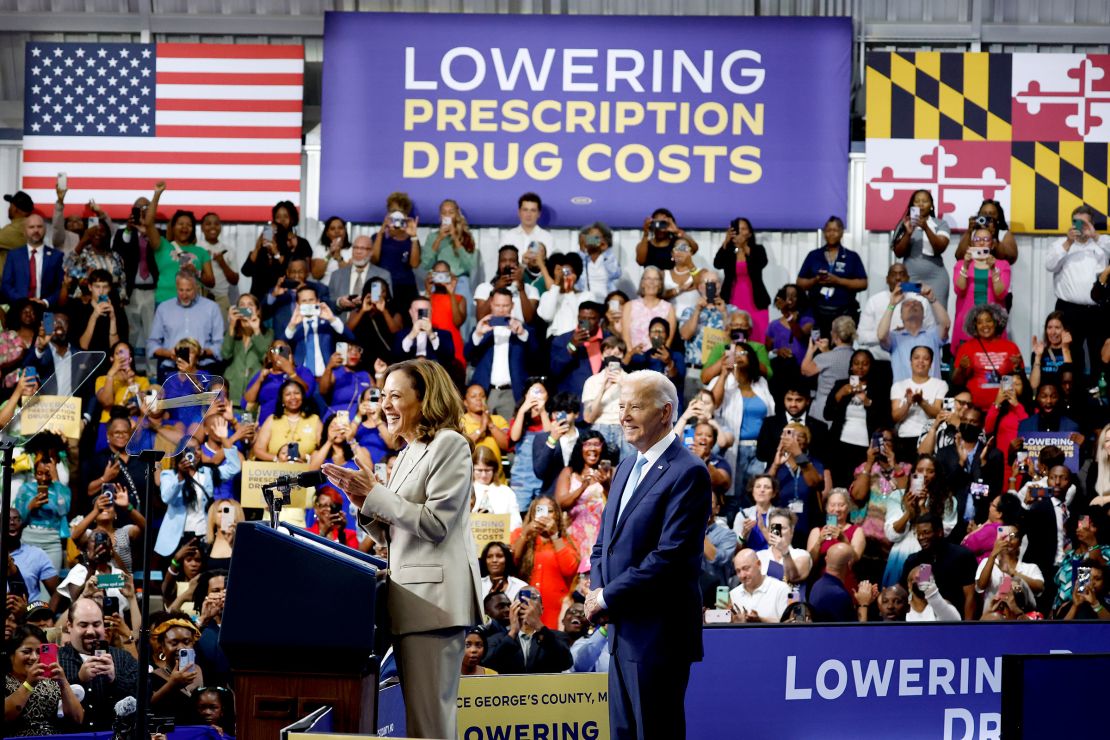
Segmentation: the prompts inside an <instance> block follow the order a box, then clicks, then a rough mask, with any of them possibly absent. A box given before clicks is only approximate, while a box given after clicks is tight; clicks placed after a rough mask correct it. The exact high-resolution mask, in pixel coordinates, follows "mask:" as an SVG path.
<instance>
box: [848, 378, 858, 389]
mask: <svg viewBox="0 0 1110 740" xmlns="http://www.w3.org/2000/svg"><path fill="white" fill-rule="evenodd" d="M848 385H849V386H851V387H852V388H859V376H858V375H849V376H848Z"/></svg>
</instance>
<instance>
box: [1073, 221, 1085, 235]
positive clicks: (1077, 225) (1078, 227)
mask: <svg viewBox="0 0 1110 740" xmlns="http://www.w3.org/2000/svg"><path fill="white" fill-rule="evenodd" d="M1086 225H1087V224H1086V223H1085V222H1084V221H1083V219H1081V218H1074V219H1072V222H1071V227H1072V228H1073V229H1075V230H1076V231H1078V232H1079V233H1080V234H1082V233H1083V227H1084V226H1086Z"/></svg>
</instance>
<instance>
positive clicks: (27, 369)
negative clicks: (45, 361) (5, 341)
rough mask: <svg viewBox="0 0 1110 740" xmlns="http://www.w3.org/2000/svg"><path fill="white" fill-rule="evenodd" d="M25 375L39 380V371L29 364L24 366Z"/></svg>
mask: <svg viewBox="0 0 1110 740" xmlns="http://www.w3.org/2000/svg"><path fill="white" fill-rule="evenodd" d="M23 377H24V378H25V379H27V380H33V381H34V382H36V383H37V382H39V371H38V370H37V369H35V368H33V367H30V366H27V367H25V368H23Z"/></svg>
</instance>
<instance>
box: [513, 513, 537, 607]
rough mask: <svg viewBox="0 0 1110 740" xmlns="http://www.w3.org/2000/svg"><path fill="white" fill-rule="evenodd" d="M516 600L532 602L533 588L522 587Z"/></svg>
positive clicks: (524, 602) (526, 602)
mask: <svg viewBox="0 0 1110 740" xmlns="http://www.w3.org/2000/svg"><path fill="white" fill-rule="evenodd" d="M536 512H537V513H539V509H536ZM516 600H517V601H519V602H521V603H522V604H530V603H531V602H532V589H530V588H522V589H520V591H518V592H517V595H516Z"/></svg>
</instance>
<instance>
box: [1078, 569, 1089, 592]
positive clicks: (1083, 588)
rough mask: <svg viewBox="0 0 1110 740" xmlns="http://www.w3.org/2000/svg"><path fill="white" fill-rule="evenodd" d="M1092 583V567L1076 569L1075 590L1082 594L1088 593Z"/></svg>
mask: <svg viewBox="0 0 1110 740" xmlns="http://www.w3.org/2000/svg"><path fill="white" fill-rule="evenodd" d="M1090 583H1091V566H1089V565H1081V566H1079V567H1078V568H1076V569H1075V588H1076V590H1077V591H1078V592H1079V593H1081V594H1085V593H1087V587H1088V586H1089V585H1090Z"/></svg>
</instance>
